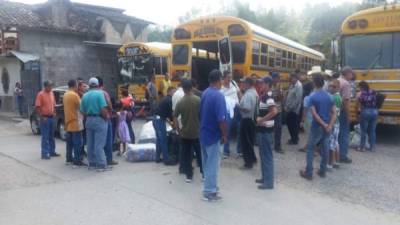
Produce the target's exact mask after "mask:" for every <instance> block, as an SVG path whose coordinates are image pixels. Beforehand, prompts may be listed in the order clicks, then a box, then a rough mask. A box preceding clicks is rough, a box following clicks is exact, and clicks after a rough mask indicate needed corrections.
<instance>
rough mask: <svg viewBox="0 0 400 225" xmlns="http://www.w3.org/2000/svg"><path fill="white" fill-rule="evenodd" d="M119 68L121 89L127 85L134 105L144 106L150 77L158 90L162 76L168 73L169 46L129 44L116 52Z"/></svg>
mask: <svg viewBox="0 0 400 225" xmlns="http://www.w3.org/2000/svg"><path fill="white" fill-rule="evenodd" d="M118 62H119V67H120V75H121V81H122V82H121V84H120V85H119V86H118V91H119V92H118V93H119V94H120V93H121V88H123V87H125V85H126V84H129V93H131V94H133V96H134V98H135V103H136V104H138V105H145V104H146V103H147V101H146V98H145V93H146V86H147V83H148V82H149V80H150V77H151V76H153V75H154V76H155V77H156V86H157V88H158V90H160V87H161V81H162V79H164V75H165V74H167V73H169V71H170V67H171V63H170V62H171V44H169V43H161V42H148V43H139V42H135V43H129V44H125V45H123V46H122V47H121V48H120V49H119V50H118Z"/></svg>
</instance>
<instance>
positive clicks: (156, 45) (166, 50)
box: [119, 42, 171, 55]
mask: <svg viewBox="0 0 400 225" xmlns="http://www.w3.org/2000/svg"><path fill="white" fill-rule="evenodd" d="M135 46H140V47H143V48H145V49H146V51H148V52H149V53H152V54H155V55H169V54H170V52H171V44H170V43H163V42H146V43H144V42H131V43H128V44H124V45H123V46H122V47H121V48H120V49H119V52H120V53H121V54H125V49H126V48H129V47H135Z"/></svg>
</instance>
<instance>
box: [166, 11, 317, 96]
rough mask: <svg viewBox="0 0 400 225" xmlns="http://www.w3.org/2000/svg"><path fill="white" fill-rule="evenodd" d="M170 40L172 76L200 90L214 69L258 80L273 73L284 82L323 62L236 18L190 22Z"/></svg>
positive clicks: (310, 51) (301, 47) (306, 50)
mask: <svg viewBox="0 0 400 225" xmlns="http://www.w3.org/2000/svg"><path fill="white" fill-rule="evenodd" d="M171 40H172V41H171V43H172V66H171V75H172V76H173V77H177V76H178V77H179V76H189V77H192V78H194V79H195V80H197V82H198V84H199V88H200V89H205V88H206V87H207V86H208V82H207V77H208V74H209V72H210V71H211V70H213V69H220V70H221V71H225V70H228V71H231V72H232V74H233V77H234V78H239V77H243V76H250V75H252V74H256V75H257V76H260V77H261V76H265V75H266V74H267V72H268V71H270V70H274V71H279V72H281V74H282V75H283V76H282V78H283V80H286V81H287V78H288V74H289V73H290V72H292V71H295V70H296V69H300V70H302V71H303V72H306V71H308V70H310V69H311V67H312V66H314V65H321V64H322V63H323V62H324V60H325V57H324V55H323V54H322V53H320V52H318V51H315V50H313V49H311V48H308V47H306V46H304V45H301V44H299V43H297V42H294V41H292V40H289V39H287V38H285V37H282V36H280V35H278V34H275V33H273V32H271V31H268V30H266V29H264V28H261V27H259V26H257V25H254V24H252V23H250V22H247V21H245V20H242V19H239V18H236V17H228V16H210V17H204V18H200V19H195V20H192V21H189V22H187V23H184V24H181V25H179V26H177V27H176V28H175V29H174V31H173V33H172V37H171ZM189 49H193V54H189ZM200 51H205V52H206V57H199V54H197V53H198V52H200ZM211 54H213V56H214V57H211Z"/></svg>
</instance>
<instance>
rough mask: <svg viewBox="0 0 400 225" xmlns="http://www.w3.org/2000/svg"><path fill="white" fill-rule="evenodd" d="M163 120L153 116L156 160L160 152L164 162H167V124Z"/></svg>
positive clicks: (158, 158)
mask: <svg viewBox="0 0 400 225" xmlns="http://www.w3.org/2000/svg"><path fill="white" fill-rule="evenodd" d="M165 123H166V122H165V120H162V119H160V118H155V119H154V120H153V127H154V130H155V131H156V137H157V142H156V160H157V161H159V160H160V155H161V152H162V156H163V161H164V163H166V162H168V160H169V154H168V143H167V126H166V124H165Z"/></svg>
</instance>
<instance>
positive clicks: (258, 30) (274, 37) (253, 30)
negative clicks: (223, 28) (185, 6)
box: [177, 16, 325, 59]
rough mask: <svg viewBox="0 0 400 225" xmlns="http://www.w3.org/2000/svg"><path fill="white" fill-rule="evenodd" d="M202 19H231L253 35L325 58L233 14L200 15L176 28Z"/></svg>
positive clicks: (312, 50)
mask: <svg viewBox="0 0 400 225" xmlns="http://www.w3.org/2000/svg"><path fill="white" fill-rule="evenodd" d="M204 20H215V21H218V22H221V21H231V23H232V24H240V25H242V26H244V28H245V29H246V30H247V31H251V33H253V34H254V35H257V36H260V37H262V38H266V39H270V40H272V41H275V42H278V43H281V44H284V45H287V46H290V47H292V48H295V49H297V50H300V51H304V52H307V53H309V54H312V55H315V56H317V57H320V58H323V59H325V56H324V54H322V53H321V52H319V51H316V50H314V49H311V48H309V47H307V46H304V45H302V44H300V43H297V42H295V41H292V40H290V39H288V38H286V37H283V36H281V35H279V34H276V33H274V32H272V31H269V30H267V29H265V28H262V27H260V26H258V25H255V24H253V23H250V22H248V21H246V20H243V19H240V18H237V17H233V16H210V17H201V18H198V19H195V20H192V21H189V22H187V23H184V24H181V25H179V26H178V27H177V28H180V27H185V26H186V25H190V24H197V23H200V22H201V21H204ZM248 33H250V32H248Z"/></svg>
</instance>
